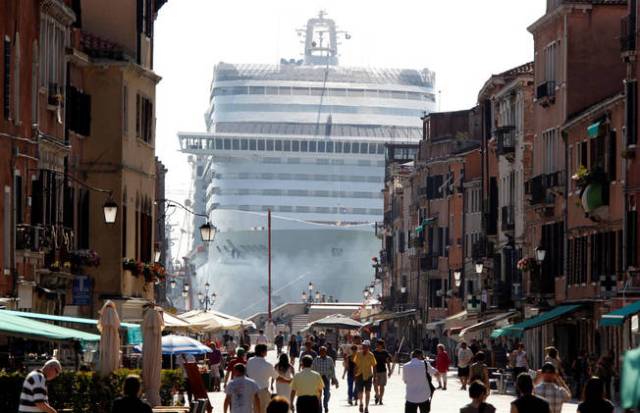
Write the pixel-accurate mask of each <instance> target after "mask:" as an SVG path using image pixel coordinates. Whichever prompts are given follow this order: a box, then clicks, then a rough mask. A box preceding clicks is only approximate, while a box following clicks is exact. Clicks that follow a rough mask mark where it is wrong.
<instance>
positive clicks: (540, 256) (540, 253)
mask: <svg viewBox="0 0 640 413" xmlns="http://www.w3.org/2000/svg"><path fill="white" fill-rule="evenodd" d="M546 256H547V251H546V250H545V249H544V248H542V247H538V248H536V260H538V262H539V263H541V262H542V261H544V258H545V257H546Z"/></svg>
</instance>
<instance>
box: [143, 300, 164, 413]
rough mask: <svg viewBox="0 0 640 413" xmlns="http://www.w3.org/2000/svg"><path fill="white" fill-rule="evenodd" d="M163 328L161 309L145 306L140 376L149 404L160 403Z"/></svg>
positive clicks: (157, 404) (155, 404)
mask: <svg viewBox="0 0 640 413" xmlns="http://www.w3.org/2000/svg"><path fill="white" fill-rule="evenodd" d="M163 329H164V321H163V317H162V311H161V310H160V311H159V310H158V309H157V308H156V307H155V306H152V307H149V308H147V310H146V311H145V313H144V317H143V320H142V342H143V343H144V351H143V352H142V378H143V383H144V392H145V394H146V396H147V400H148V401H149V404H151V406H159V405H160V370H161V369H162V341H161V338H162V337H161V335H162V330H163Z"/></svg>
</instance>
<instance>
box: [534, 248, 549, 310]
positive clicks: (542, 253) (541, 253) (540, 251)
mask: <svg viewBox="0 0 640 413" xmlns="http://www.w3.org/2000/svg"><path fill="white" fill-rule="evenodd" d="M546 256H547V251H546V250H545V249H544V248H543V247H542V246H538V247H537V248H536V261H537V262H538V277H537V278H538V280H537V283H538V306H542V305H543V301H542V263H543V262H544V259H545V257H546Z"/></svg>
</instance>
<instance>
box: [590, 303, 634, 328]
mask: <svg viewBox="0 0 640 413" xmlns="http://www.w3.org/2000/svg"><path fill="white" fill-rule="evenodd" d="M638 313H640V300H638V301H636V302H635V303H631V304H629V305H625V306H624V307H622V308H618V309H617V310H614V311H612V312H610V313H608V314H605V315H603V316H602V318H601V319H600V325H601V326H604V327H606V326H621V325H623V324H624V320H626V319H627V318H629V317H631V316H632V315H634V314H638Z"/></svg>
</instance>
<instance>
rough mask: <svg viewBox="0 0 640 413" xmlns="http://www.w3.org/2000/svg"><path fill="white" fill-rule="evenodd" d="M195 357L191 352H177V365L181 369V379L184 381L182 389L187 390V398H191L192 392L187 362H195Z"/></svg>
mask: <svg viewBox="0 0 640 413" xmlns="http://www.w3.org/2000/svg"><path fill="white" fill-rule="evenodd" d="M195 362H196V358H195V356H194V355H193V354H179V355H178V361H177V363H176V364H177V365H178V367H180V368H181V369H182V379H183V383H184V390H185V391H186V392H187V400H189V401H191V400H193V393H192V391H191V380H189V374H188V373H187V364H189V363H192V364H193V363H195Z"/></svg>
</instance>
